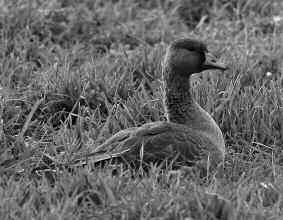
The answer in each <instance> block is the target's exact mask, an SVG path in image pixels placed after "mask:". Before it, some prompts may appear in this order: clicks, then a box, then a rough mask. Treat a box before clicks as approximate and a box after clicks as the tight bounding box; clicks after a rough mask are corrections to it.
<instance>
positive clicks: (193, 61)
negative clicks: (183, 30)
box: [164, 39, 227, 76]
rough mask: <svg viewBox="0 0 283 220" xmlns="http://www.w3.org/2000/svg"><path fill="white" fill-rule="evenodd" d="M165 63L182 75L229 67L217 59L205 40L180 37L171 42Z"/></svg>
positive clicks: (171, 69)
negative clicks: (208, 48) (210, 51)
mask: <svg viewBox="0 0 283 220" xmlns="http://www.w3.org/2000/svg"><path fill="white" fill-rule="evenodd" d="M164 65H165V67H169V68H170V71H173V72H174V73H175V74H180V75H182V76H190V75H191V74H193V73H199V72H201V71H204V70H209V69H218V70H222V71H224V70H226V69H227V67H226V66H225V65H224V64H221V63H219V62H217V61H216V58H215V57H214V56H213V55H212V54H211V53H209V52H208V50H207V47H206V45H205V44H204V43H203V42H201V41H198V40H192V39H180V40H176V41H174V42H173V43H171V44H170V45H169V47H168V48H167V51H166V55H165V59H164Z"/></svg>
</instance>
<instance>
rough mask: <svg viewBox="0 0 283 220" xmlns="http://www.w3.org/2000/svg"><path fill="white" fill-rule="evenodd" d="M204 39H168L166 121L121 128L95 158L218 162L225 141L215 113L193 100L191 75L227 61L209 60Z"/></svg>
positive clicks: (166, 57) (223, 152)
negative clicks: (172, 40) (170, 40)
mask: <svg viewBox="0 0 283 220" xmlns="http://www.w3.org/2000/svg"><path fill="white" fill-rule="evenodd" d="M207 53H208V50H207V47H206V45H205V44H203V43H202V42H200V41H196V40H192V39H181V40H177V41H174V42H173V43H171V44H170V45H169V47H168V48H167V51H166V55H165V58H164V62H163V81H164V91H165V96H164V97H165V98H164V107H165V110H166V118H167V121H164V122H162V121H159V122H152V123H147V124H144V125H142V126H141V127H134V128H128V129H125V130H122V131H120V132H118V133H116V134H115V135H114V136H112V137H111V138H109V139H108V140H106V142H104V143H103V144H102V145H100V146H98V147H96V148H95V150H94V152H93V153H92V155H93V156H94V162H98V161H102V160H105V159H110V158H113V157H122V158H124V159H125V160H127V161H129V162H132V161H140V160H142V161H143V162H145V163H150V162H157V161H162V160H165V159H168V158H169V159H170V158H171V159H173V158H174V160H176V161H177V162H179V163H181V164H194V163H195V162H197V161H208V158H209V161H210V165H211V166H212V167H215V166H217V164H218V163H219V162H221V160H223V158H224V154H225V144H224V139H223V135H222V132H221V130H220V129H219V127H218V126H217V124H216V122H215V121H214V120H213V118H212V117H211V116H210V115H209V114H208V113H207V112H206V111H205V110H204V109H202V108H201V107H200V106H199V105H198V103H197V102H196V101H195V100H194V98H193V97H192V94H191V88H190V76H191V74H193V73H198V72H201V71H203V70H206V69H220V70H225V69H226V67H225V66H223V65H221V64H218V63H216V61H215V60H212V61H209V60H207V57H206V54H207Z"/></svg>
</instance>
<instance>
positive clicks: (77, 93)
mask: <svg viewBox="0 0 283 220" xmlns="http://www.w3.org/2000/svg"><path fill="white" fill-rule="evenodd" d="M282 11H283V2H282V1H281V0H274V1H264V0H249V1H245V0H231V1H228V0H227V1H226V0H207V1H197V0H187V1H186V0H184V1H173V0H152V1H147V0H107V1H105V0H93V1H92V0H50V1H44V0H12V1H11V0H2V1H0V172H1V178H0V198H1V200H0V207H1V208H0V219H3V220H4V219H48V220H56V219H187V220H191V219H194V220H197V219H257V220H258V219H272V220H275V219H283V89H282V88H283V87H282V86H283V14H282ZM181 37H191V38H196V39H201V40H203V41H204V42H206V43H207V44H208V47H209V49H210V50H211V51H213V53H214V54H215V55H216V56H217V57H218V58H219V59H220V60H221V61H222V62H224V63H226V64H227V65H228V66H229V67H230V69H229V70H228V71H225V72H224V73H220V72H217V71H211V72H209V71H206V72H204V73H201V74H197V75H195V76H194V77H193V82H192V83H193V87H194V95H195V98H196V100H197V101H198V102H199V103H200V105H201V106H202V107H203V108H205V109H206V110H207V111H208V112H210V113H211V114H212V115H213V117H214V118H215V120H216V121H217V123H218V124H219V126H220V128H221V130H222V131H223V134H224V135H225V140H226V148H227V155H226V159H225V168H224V172H223V173H221V174H219V175H216V176H213V177H210V178H204V179H202V178H200V177H199V175H198V173H197V172H196V171H193V170H192V169H190V168H188V167H183V168H182V169H180V170H170V169H169V168H168V169H163V170H161V169H159V168H158V167H157V166H154V165H153V166H152V168H151V169H150V170H149V172H148V173H147V174H143V173H142V172H141V171H133V170H130V169H123V168H121V166H120V165H119V164H117V165H110V164H109V165H106V166H105V167H103V168H101V167H100V168H99V167H94V166H93V164H91V163H89V164H88V165H87V166H83V167H75V168H72V169H70V168H69V167H64V168H62V166H60V164H62V163H65V164H68V163H70V162H71V161H73V160H74V158H77V157H78V156H79V155H81V154H84V153H87V152H89V151H90V150H91V149H93V148H95V146H97V145H98V144H99V143H102V142H103V141H104V140H105V139H107V138H108V137H110V136H111V135H112V134H114V133H116V132H117V131H119V130H121V129H124V128H128V127H132V126H139V125H141V124H143V123H146V122H151V121H158V120H164V116H163V113H164V109H163V107H162V83H161V61H162V58H163V55H164V50H165V48H166V46H167V45H168V43H169V42H170V41H172V40H175V39H178V38H181Z"/></svg>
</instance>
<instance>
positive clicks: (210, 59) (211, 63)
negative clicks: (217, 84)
mask: <svg viewBox="0 0 283 220" xmlns="http://www.w3.org/2000/svg"><path fill="white" fill-rule="evenodd" d="M205 57H206V60H205V62H204V63H203V64H202V70H209V69H219V70H222V71H224V70H227V69H228V67H227V66H226V65H224V64H222V63H219V62H217V61H216V60H217V58H216V57H215V56H214V55H213V54H211V53H206V56H205Z"/></svg>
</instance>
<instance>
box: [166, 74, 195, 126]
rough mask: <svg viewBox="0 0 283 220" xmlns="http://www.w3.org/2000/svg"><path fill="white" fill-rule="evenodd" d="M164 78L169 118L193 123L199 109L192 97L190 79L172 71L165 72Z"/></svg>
mask: <svg viewBox="0 0 283 220" xmlns="http://www.w3.org/2000/svg"><path fill="white" fill-rule="evenodd" d="M165 71H168V70H165ZM163 78H164V79H163V80H164V90H165V97H164V104H165V111H166V118H167V120H168V121H170V122H175V123H178V124H188V125H192V122H194V121H195V118H196V117H197V114H198V112H199V109H198V108H197V106H196V105H197V104H196V102H195V100H194V99H193V97H192V93H191V86H190V79H189V78H188V77H185V76H182V75H179V74H174V73H172V72H171V71H170V72H165V73H164V75H163Z"/></svg>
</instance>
